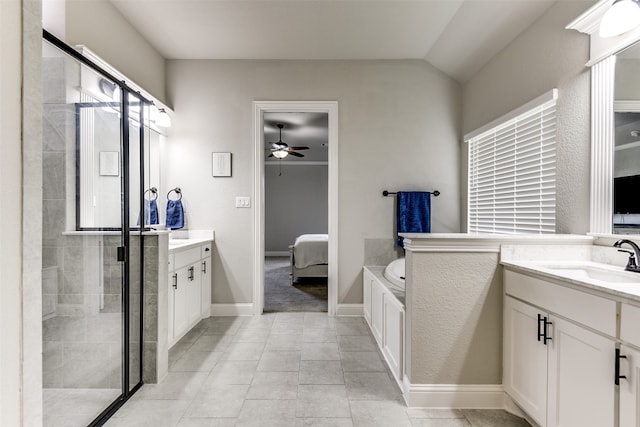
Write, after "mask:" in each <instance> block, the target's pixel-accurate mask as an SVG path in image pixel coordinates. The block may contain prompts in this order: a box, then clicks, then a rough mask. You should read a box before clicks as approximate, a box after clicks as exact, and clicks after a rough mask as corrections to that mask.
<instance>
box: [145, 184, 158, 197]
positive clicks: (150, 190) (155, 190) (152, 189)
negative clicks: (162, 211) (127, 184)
mask: <svg viewBox="0 0 640 427" xmlns="http://www.w3.org/2000/svg"><path fill="white" fill-rule="evenodd" d="M147 193H151V194H153V195H154V197H153V199H149V200H158V189H157V188H156V187H151V188H149V189H148V190H146V191H145V192H144V194H143V197H145V196H146V195H147Z"/></svg>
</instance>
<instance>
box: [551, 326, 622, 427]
mask: <svg viewBox="0 0 640 427" xmlns="http://www.w3.org/2000/svg"><path fill="white" fill-rule="evenodd" d="M550 320H551V322H552V325H551V329H552V332H551V337H552V341H550V342H549V345H548V347H549V377H548V378H549V388H548V394H549V401H548V405H549V408H548V409H549V412H548V417H547V426H549V427H574V426H580V427H608V426H613V425H614V417H615V414H614V410H615V406H614V398H615V385H614V369H615V365H614V363H615V343H614V341H613V340H612V339H609V338H605V337H603V336H601V335H598V334H596V333H594V332H591V331H589V330H587V329H585V328H583V327H581V326H578V325H576V324H574V323H571V322H568V321H566V320H563V319H560V318H557V317H555V316H554V317H551V319H550Z"/></svg>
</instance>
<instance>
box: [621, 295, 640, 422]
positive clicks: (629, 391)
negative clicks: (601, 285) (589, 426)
mask: <svg viewBox="0 0 640 427" xmlns="http://www.w3.org/2000/svg"><path fill="white" fill-rule="evenodd" d="M638 325H640V307H636V306H633V305H630V304H626V303H623V304H622V307H621V315H620V341H621V344H620V359H619V361H618V363H619V365H618V366H619V374H620V375H621V376H624V378H620V379H619V382H620V426H621V427H623V426H624V427H627V426H630V427H631V426H633V427H640V328H639V327H638Z"/></svg>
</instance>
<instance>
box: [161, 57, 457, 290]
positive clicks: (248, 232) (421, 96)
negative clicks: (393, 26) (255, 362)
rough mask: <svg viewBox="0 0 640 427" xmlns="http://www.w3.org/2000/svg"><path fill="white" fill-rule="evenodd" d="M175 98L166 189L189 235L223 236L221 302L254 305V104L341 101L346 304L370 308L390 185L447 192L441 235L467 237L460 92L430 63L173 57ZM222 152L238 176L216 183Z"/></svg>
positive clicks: (217, 279)
mask: <svg viewBox="0 0 640 427" xmlns="http://www.w3.org/2000/svg"><path fill="white" fill-rule="evenodd" d="M167 95H168V97H169V101H170V102H171V103H172V105H173V106H174V107H175V110H176V116H175V119H174V121H173V127H172V128H171V135H170V137H169V140H168V141H167V144H166V152H167V159H169V161H168V164H167V169H168V171H167V184H168V188H171V187H173V186H180V187H181V188H182V189H183V194H184V198H185V199H188V203H189V206H190V209H189V211H190V221H191V222H190V224H191V225H190V227H191V228H193V229H215V232H216V246H217V248H218V250H217V251H216V256H218V258H217V259H215V260H214V272H215V273H214V277H213V281H214V289H213V302H214V303H247V302H252V288H253V276H252V261H253V260H252V255H251V254H252V249H253V232H252V228H253V212H252V210H251V209H236V208H235V207H234V202H235V197H236V196H251V195H252V191H253V188H252V187H253V164H252V163H253V140H252V128H253V119H252V102H253V101H267V100H293V101H295V100H302V101H309V100H312V101H321V100H336V101H338V109H339V113H338V116H339V129H338V134H339V159H340V164H339V182H338V187H339V214H338V215H339V218H338V221H339V224H338V226H339V236H338V251H339V266H338V284H339V285H338V286H339V289H338V302H339V303H361V302H362V273H361V271H362V265H363V264H364V239H365V238H383V239H385V238H386V239H389V238H392V237H393V223H394V219H393V218H394V211H393V209H394V200H393V198H390V197H382V196H381V192H382V190H384V189H388V190H399V189H401V190H421V189H422V190H424V189H426V190H431V189H438V190H440V191H441V192H442V194H441V195H440V197H438V198H437V199H436V200H435V201H434V203H433V224H432V229H433V231H434V232H456V231H459V224H460V220H459V218H460V214H459V213H460V197H459V194H460V193H459V176H460V172H459V167H458V165H459V156H460V153H459V144H458V142H457V141H458V140H459V139H460V135H459V129H460V111H459V106H460V90H459V85H458V84H457V83H456V82H454V81H453V80H452V79H451V78H449V77H447V76H445V75H444V74H443V73H442V72H440V71H438V70H436V69H435V68H433V67H432V66H430V65H429V64H427V63H425V62H424V61H410V60H407V61H214V60H211V61H205V60H200V61H199V60H172V61H168V63H167ZM214 151H222V152H225V151H229V152H232V153H233V177H231V178H212V177H211V152H214ZM252 203H253V206H254V208H255V204H256V203H257V201H256V200H252Z"/></svg>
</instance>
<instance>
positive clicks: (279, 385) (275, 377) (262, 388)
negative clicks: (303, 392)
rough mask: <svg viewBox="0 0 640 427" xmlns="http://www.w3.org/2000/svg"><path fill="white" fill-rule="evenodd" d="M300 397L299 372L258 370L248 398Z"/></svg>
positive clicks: (289, 398) (293, 398) (275, 398)
mask: <svg viewBox="0 0 640 427" xmlns="http://www.w3.org/2000/svg"><path fill="white" fill-rule="evenodd" d="M297 397H298V372H256V374H255V375H254V377H253V381H252V382H251V387H250V388H249V392H248V393H247V399H270V400H279V399H288V400H295V399H296V398H297Z"/></svg>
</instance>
